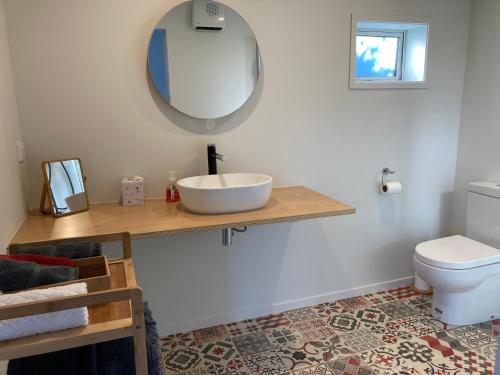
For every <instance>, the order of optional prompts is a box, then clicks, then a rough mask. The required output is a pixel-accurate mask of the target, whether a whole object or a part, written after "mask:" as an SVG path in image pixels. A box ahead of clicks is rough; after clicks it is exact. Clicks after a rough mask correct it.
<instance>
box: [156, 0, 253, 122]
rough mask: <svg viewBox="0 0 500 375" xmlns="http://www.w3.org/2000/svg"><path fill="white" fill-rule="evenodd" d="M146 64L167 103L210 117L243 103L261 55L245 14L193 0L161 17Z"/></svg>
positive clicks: (200, 116)
mask: <svg viewBox="0 0 500 375" xmlns="http://www.w3.org/2000/svg"><path fill="white" fill-rule="evenodd" d="M197 23H199V25H198V26H199V27H193V26H194V25H196V24H197ZM148 68H149V76H150V78H151V80H152V82H153V84H154V87H155V88H156V91H157V92H158V93H159V94H160V95H161V97H162V98H163V99H164V100H165V101H166V102H167V103H168V104H170V105H171V106H172V107H174V108H175V109H176V110H178V111H180V112H182V113H184V114H186V115H188V116H191V117H195V118H199V119H205V120H209V119H217V118H221V117H225V116H228V115H230V114H231V113H233V112H235V111H237V110H238V109H239V108H241V106H243V105H244V104H245V103H246V102H247V100H248V99H249V98H250V96H251V95H252V92H253V91H254V89H255V87H256V85H257V81H258V79H259V76H260V72H261V57H260V52H259V46H258V44H257V40H256V38H255V35H254V33H253V31H252V29H251V28H250V26H249V25H248V23H247V22H246V21H245V20H244V19H243V17H241V16H240V15H239V14H238V13H237V12H236V11H234V10H233V9H232V8H230V7H228V6H227V5H224V4H221V3H219V2H216V1H207V0H201V1H200V0H196V1H187V2H184V3H181V4H179V5H177V6H176V7H175V8H173V9H171V10H170V11H169V12H168V13H167V14H166V15H165V16H164V17H163V18H162V19H161V20H160V22H159V23H158V25H157V26H156V28H155V29H154V30H153V32H152V35H151V39H150V42H149V48H148Z"/></svg>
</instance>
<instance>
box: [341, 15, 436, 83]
mask: <svg viewBox="0 0 500 375" xmlns="http://www.w3.org/2000/svg"><path fill="white" fill-rule="evenodd" d="M431 21H432V20H431V18H429V17H399V16H383V15H380V14H352V17H351V56H350V57H351V59H350V64H349V65H350V75H349V88H350V89H427V88H429V85H428V83H429V82H428V80H427V76H428V65H429V49H430V44H429V35H430V30H431ZM358 23H375V24H380V23H388V24H393V25H392V26H394V27H388V28H387V29H385V28H384V29H381V28H380V27H377V28H376V31H377V32H379V33H380V32H385V31H387V32H398V31H399V32H401V31H406V30H402V29H404V27H399V28H397V29H396V28H395V27H396V25H398V24H399V25H408V24H410V25H411V24H415V25H420V26H424V25H425V26H426V27H427V34H426V41H425V43H426V44H425V57H424V58H425V65H424V71H423V80H419V81H411V80H404V79H398V80H396V79H394V78H392V79H391V77H388V79H387V78H386V79H381V78H378V77H377V79H360V78H356V36H357V35H358V27H357V26H358ZM371 30H373V29H372V28H370V27H360V28H359V31H371ZM406 36H407V35H405V40H404V42H403V49H402V53H403V56H402V59H401V63H402V64H403V66H402V67H401V74H402V77H404V75H405V73H404V70H405V69H404V65H406V64H405V57H406V55H407V52H408V51H407V47H408V46H407V43H406V41H407V38H406Z"/></svg>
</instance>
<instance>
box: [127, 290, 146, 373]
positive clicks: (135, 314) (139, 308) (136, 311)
mask: <svg viewBox="0 0 500 375" xmlns="http://www.w3.org/2000/svg"><path fill="white" fill-rule="evenodd" d="M130 297H131V298H130V300H131V304H132V322H133V324H134V352H135V373H136V375H148V357H147V353H146V327H145V323H144V305H143V301H142V290H140V289H139V288H137V289H132V290H131V296H130Z"/></svg>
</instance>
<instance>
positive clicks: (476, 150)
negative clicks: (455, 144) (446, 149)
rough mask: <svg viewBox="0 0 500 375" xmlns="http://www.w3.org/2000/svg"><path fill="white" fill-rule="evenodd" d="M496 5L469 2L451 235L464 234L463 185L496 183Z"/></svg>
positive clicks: (499, 90)
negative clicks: (468, 31)
mask: <svg viewBox="0 0 500 375" xmlns="http://www.w3.org/2000/svg"><path fill="white" fill-rule="evenodd" d="M499 17H500V3H499V2H498V1H495V0H477V1H473V2H472V13H471V32H470V39H469V51H468V58H467V75H466V78H465V82H466V84H465V89H464V101H463V112H462V113H463V114H462V124H461V130H460V147H459V152H458V162H457V175H456V190H457V192H456V194H455V197H454V200H455V205H454V211H453V227H452V229H453V231H454V232H457V233H464V232H465V219H466V207H467V193H466V189H467V184H468V183H469V182H473V181H482V180H490V181H498V182H500V120H499V118H500V107H499V105H498V98H499V97H500V76H499V75H498V67H499V66H500V51H499V49H498V48H496V45H497V44H498V36H499V35H500V24H499V23H498V19H499Z"/></svg>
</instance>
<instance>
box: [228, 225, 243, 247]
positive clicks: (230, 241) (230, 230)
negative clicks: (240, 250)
mask: <svg viewBox="0 0 500 375" xmlns="http://www.w3.org/2000/svg"><path fill="white" fill-rule="evenodd" d="M246 231H247V227H243V228H226V229H223V230H222V245H224V246H231V245H232V244H233V236H234V232H238V233H244V232H246Z"/></svg>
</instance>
